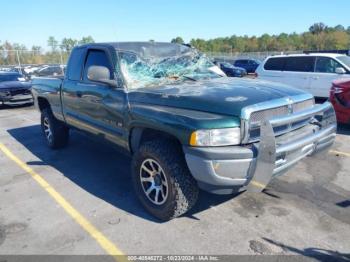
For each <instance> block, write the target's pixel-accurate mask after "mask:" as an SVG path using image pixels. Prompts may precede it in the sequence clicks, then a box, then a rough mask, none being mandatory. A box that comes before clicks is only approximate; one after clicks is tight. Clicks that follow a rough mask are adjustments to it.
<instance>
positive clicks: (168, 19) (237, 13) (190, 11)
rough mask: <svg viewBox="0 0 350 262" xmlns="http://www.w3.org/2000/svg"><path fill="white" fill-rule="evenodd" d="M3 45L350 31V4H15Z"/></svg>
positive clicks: (344, 0)
mask: <svg viewBox="0 0 350 262" xmlns="http://www.w3.org/2000/svg"><path fill="white" fill-rule="evenodd" d="M0 10H1V16H0V41H2V42H3V41H5V40H8V41H10V42H18V43H23V44H25V45H27V46H28V47H30V46H32V45H41V46H43V47H44V48H46V44H47V42H46V41H47V38H48V37H49V36H50V35H52V36H55V37H56V39H58V40H61V39H62V38H63V37H71V38H76V39H79V38H81V37H82V36H87V35H91V36H92V37H93V38H94V39H95V41H97V42H102V41H129V40H130V41H137V40H139V41H143V40H146V41H148V40H150V39H154V40H156V41H170V40H171V39H172V38H174V37H176V36H182V37H183V38H184V39H185V41H189V40H190V39H191V38H204V39H209V38H214V37H219V36H231V35H233V34H236V35H249V36H251V35H261V34H263V33H269V34H278V33H281V32H287V33H292V32H303V31H306V30H308V28H309V26H310V25H311V24H313V23H314V22H321V21H322V22H324V23H326V24H327V25H331V26H335V25H337V24H342V25H344V26H346V27H347V26H350V13H349V10H350V0H333V1H330V0H317V1H311V0H294V1H281V0H279V1H277V0H263V1H261V0H260V1H259V0H250V1H244V0H243V1H242V0H239V1H236V0H227V1H224V0H197V1H196V0H192V1H191V0H173V1H167V0H134V1H133V0H128V1H126V0H114V1H113V0H98V1H88V0H86V1H83V0H69V1H68V0H59V1H47V0H38V1H35V0H32V1H24V0H16V1H2V2H1V5H0Z"/></svg>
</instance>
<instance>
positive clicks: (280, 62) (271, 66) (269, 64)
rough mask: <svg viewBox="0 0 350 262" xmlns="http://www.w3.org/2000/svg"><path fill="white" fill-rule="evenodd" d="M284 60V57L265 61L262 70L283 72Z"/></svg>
mask: <svg viewBox="0 0 350 262" xmlns="http://www.w3.org/2000/svg"><path fill="white" fill-rule="evenodd" d="M285 60H286V59H285V57H271V58H269V59H268V60H267V61H266V63H265V65H264V69H265V70H272V71H283V70H284V64H285Z"/></svg>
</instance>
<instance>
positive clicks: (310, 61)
mask: <svg viewBox="0 0 350 262" xmlns="http://www.w3.org/2000/svg"><path fill="white" fill-rule="evenodd" d="M314 65H315V58H314V57H311V56H300V57H287V58H286V63H285V66H284V71H291V72H313V71H314Z"/></svg>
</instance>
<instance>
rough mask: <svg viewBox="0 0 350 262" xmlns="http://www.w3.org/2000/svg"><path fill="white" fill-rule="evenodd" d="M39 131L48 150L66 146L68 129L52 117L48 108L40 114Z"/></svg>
mask: <svg viewBox="0 0 350 262" xmlns="http://www.w3.org/2000/svg"><path fill="white" fill-rule="evenodd" d="M41 129H42V132H43V134H44V136H45V139H46V142H47V144H48V146H49V147H50V148H53V149H57V148H62V147H64V146H66V145H67V143H68V138H69V129H68V127H67V126H66V125H65V124H63V123H62V122H60V121H58V120H57V119H56V118H55V117H54V115H53V114H52V112H51V109H50V108H45V109H43V110H42V112H41Z"/></svg>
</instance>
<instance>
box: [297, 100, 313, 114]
mask: <svg viewBox="0 0 350 262" xmlns="http://www.w3.org/2000/svg"><path fill="white" fill-rule="evenodd" d="M314 104H315V103H314V100H313V99H309V100H305V101H301V102H297V103H294V104H293V112H294V113H297V112H300V111H303V110H305V109H308V108H310V107H313V106H314Z"/></svg>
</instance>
